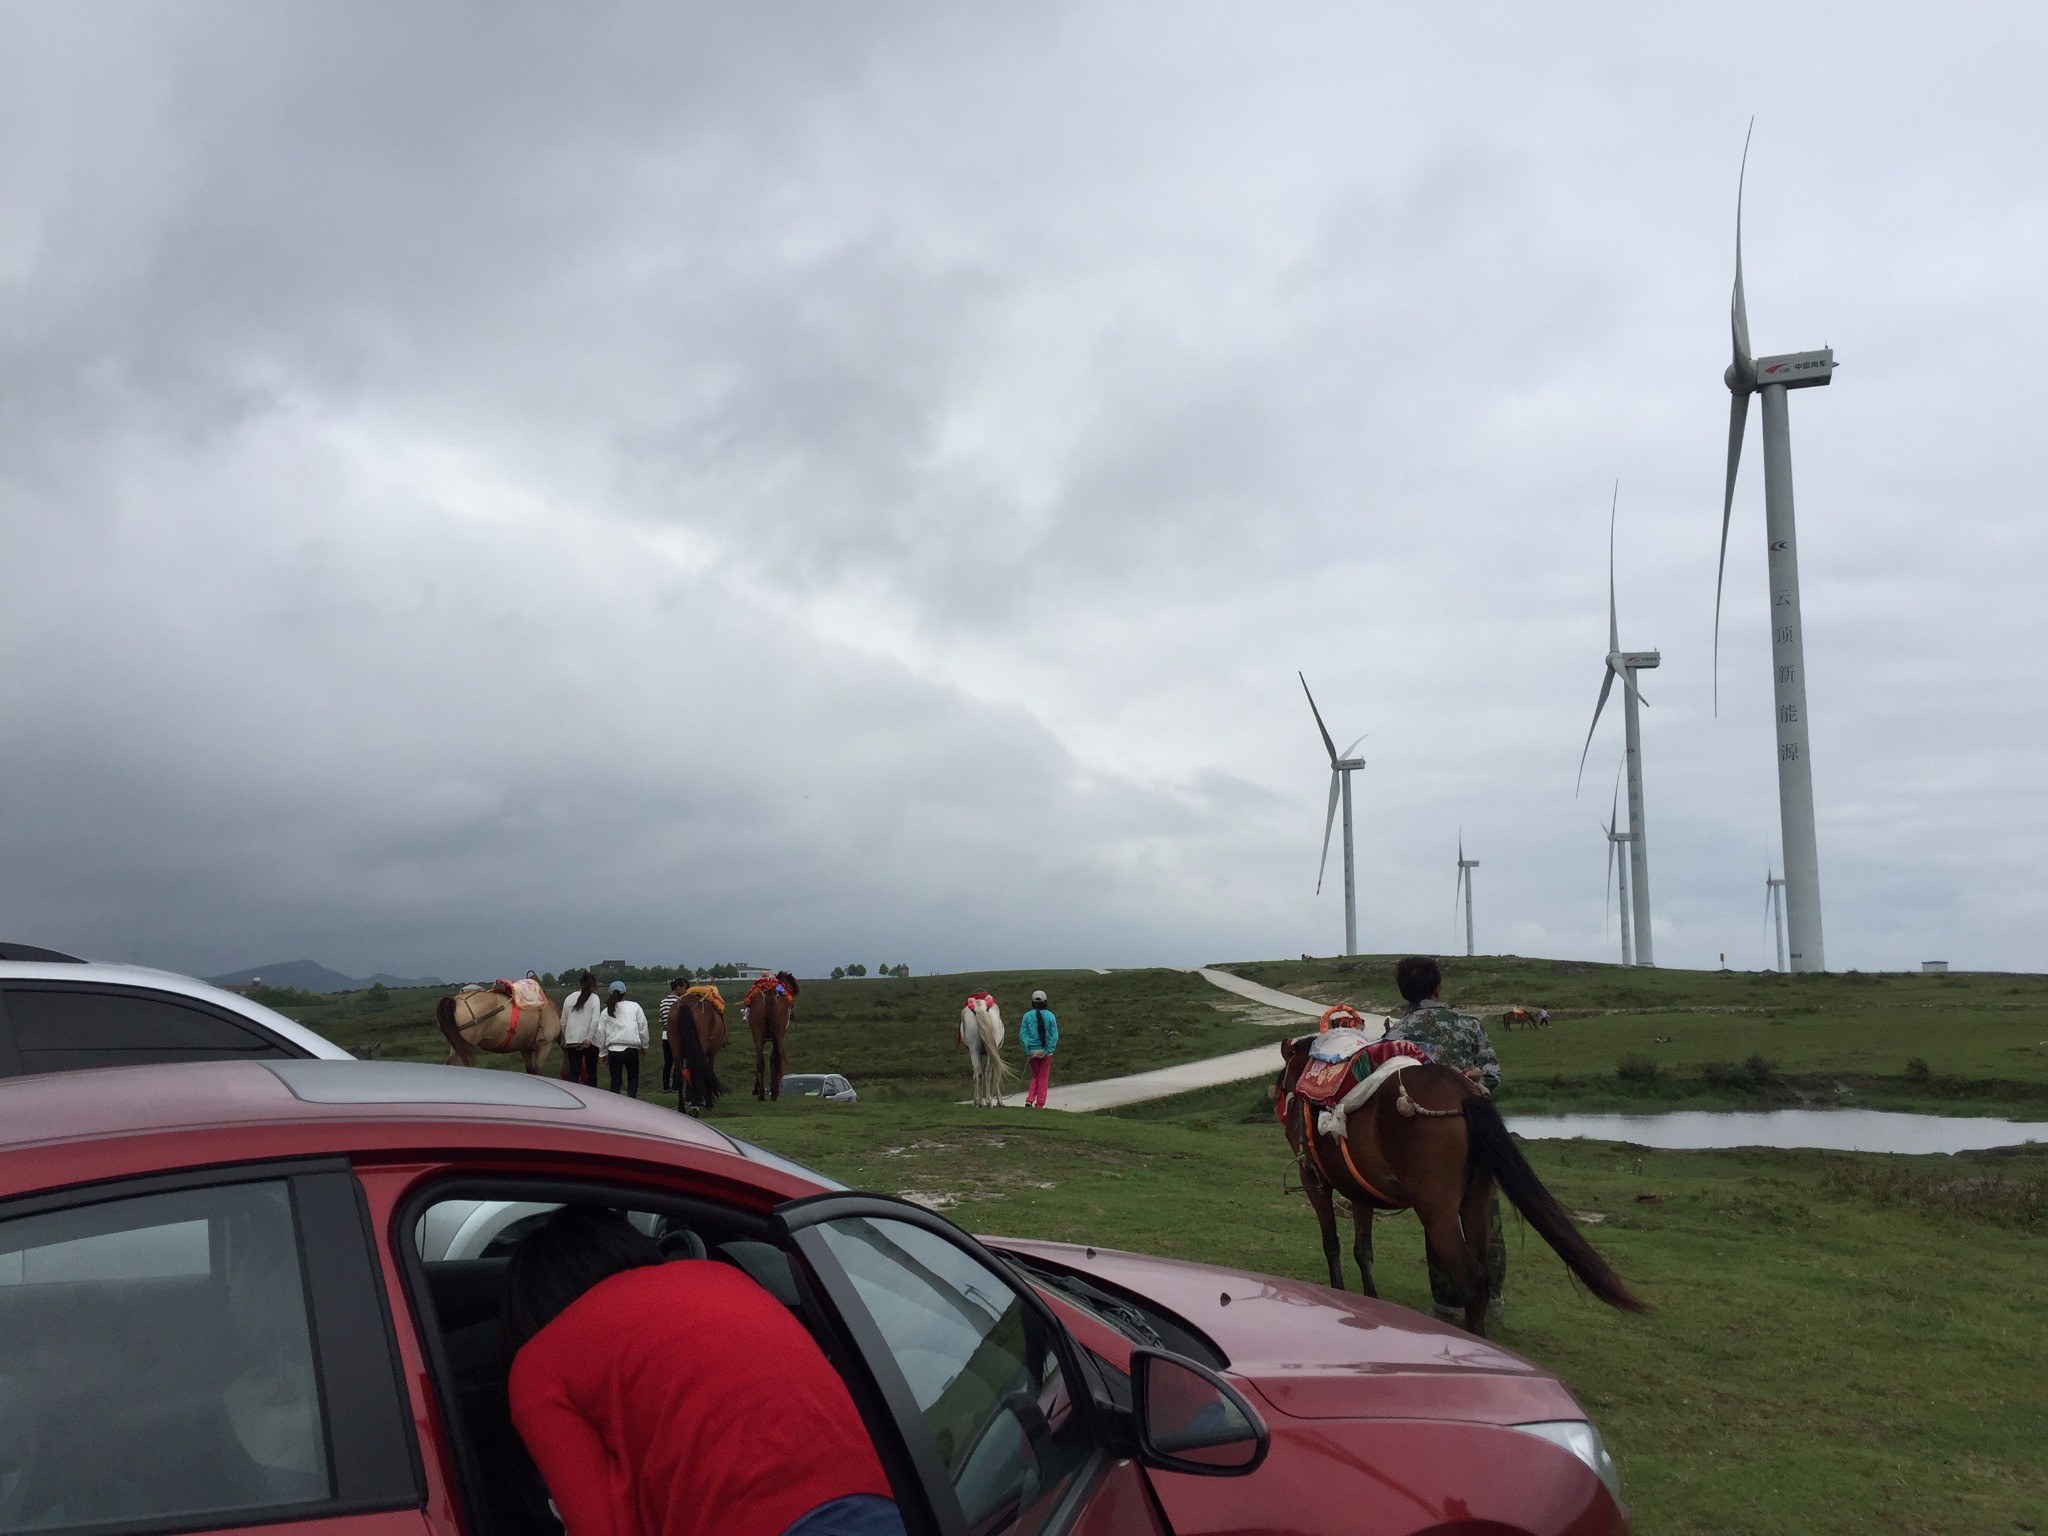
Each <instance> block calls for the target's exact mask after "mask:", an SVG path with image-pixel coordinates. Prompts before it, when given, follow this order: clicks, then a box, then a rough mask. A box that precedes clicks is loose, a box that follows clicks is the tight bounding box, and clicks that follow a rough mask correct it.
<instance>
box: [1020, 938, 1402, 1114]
mask: <svg viewBox="0 0 2048 1536" xmlns="http://www.w3.org/2000/svg"><path fill="white" fill-rule="evenodd" d="M1195 974H1196V975H1197V976H1200V977H1201V978H1202V979H1203V980H1204V981H1207V982H1209V983H1210V984H1211V985H1213V986H1217V987H1221V988H1222V989H1223V990H1224V991H1226V992H1231V993H1235V994H1236V995H1237V996H1239V997H1242V998H1245V999H1247V1000H1248V1001H1250V1002H1254V1003H1258V1004H1260V1005H1261V1006H1262V1007H1264V1008H1269V1009H1274V1010H1277V1011H1278V1012H1279V1013H1280V1015H1281V1016H1280V1017H1279V1018H1277V1019H1276V1018H1270V1017H1267V1018H1258V1017H1250V1020H1249V1021H1250V1022H1256V1023H1260V1024H1267V1023H1270V1024H1273V1025H1275V1026H1278V1027H1292V1025H1293V1024H1294V1022H1295V1021H1296V1020H1298V1019H1302V1018H1310V1019H1314V1018H1320V1017H1321V1016H1322V1012H1323V1008H1324V1006H1325V1005H1324V1004H1322V1003H1318V1002H1313V1001H1311V1000H1310V999H1308V998H1306V997H1296V996H1295V995H1294V994H1293V993H1291V992H1280V991H1276V990H1275V989H1274V988H1272V987H1262V986H1260V985H1259V984H1258V983H1257V982H1255V981H1246V980H1245V979H1244V978H1243V977H1242V976H1233V975H1231V974H1230V973H1229V972H1228V971H1215V970H1210V969H1208V968H1206V967H1201V968H1197V970H1196V971H1195ZM1365 1026H1366V1029H1367V1030H1368V1031H1369V1032H1372V1031H1374V1026H1378V1028H1377V1033H1379V1034H1384V1033H1385V1032H1386V1027H1387V1020H1386V1019H1385V1018H1383V1017H1381V1016H1380V1015H1378V1014H1370V1013H1369V1014H1367V1015H1365ZM1020 1066H1022V1067H1023V1068H1024V1070H1026V1071H1028V1070H1029V1064H1028V1063H1020ZM1279 1070H1280V1048H1279V1043H1278V1042H1277V1041H1275V1042H1274V1043H1273V1044H1271V1045H1255V1046H1253V1047H1252V1048H1251V1049H1250V1050H1247V1051H1232V1052H1231V1053H1230V1054H1229V1055H1227V1056H1211V1057H1210V1058H1209V1059H1208V1060H1206V1061H1184V1062H1182V1063H1180V1064H1179V1065H1178V1066H1172V1067H1158V1068H1155V1069H1154V1070H1152V1071H1150V1072H1133V1073H1131V1074H1130V1075H1129V1076H1128V1077H1105V1078H1099V1079H1097V1080H1096V1081H1095V1082H1092V1083H1071V1084H1068V1085H1067V1086H1065V1087H1061V1086H1060V1084H1059V1083H1058V1082H1057V1081H1055V1082H1054V1084H1053V1086H1052V1089H1051V1091H1050V1092H1048V1093H1047V1094H1046V1108H1047V1109H1064V1110H1066V1111H1068V1112H1069V1113H1071V1114H1086V1113H1087V1112H1088V1111H1089V1110H1093V1109H1115V1108H1117V1107H1118V1106H1120V1105H1124V1104H1142V1103H1144V1102H1145V1101H1146V1100H1147V1099H1165V1098H1171V1097H1172V1096H1173V1095H1174V1094H1176V1093H1192V1092H1194V1091H1195V1090H1196V1089H1197V1088H1215V1087H1217V1086H1219V1085H1221V1084H1223V1083H1242V1082H1247V1081H1249V1080H1250V1079H1252V1078H1255V1077H1270V1076H1272V1075H1273V1074H1274V1073H1276V1072H1278V1071H1279ZM1053 1071H1054V1073H1055V1075H1057V1073H1058V1071H1059V1065H1058V1058H1057V1057H1055V1058H1054V1065H1053ZM1003 1105H1004V1107H1005V1108H1007V1109H1021V1108H1023V1105H1024V1094H1023V1091H1022V1090H1021V1089H1020V1090H1019V1091H1018V1092H1016V1093H1013V1094H1011V1095H1009V1096H1008V1097H1007V1098H1005V1099H1004V1100H1003Z"/></svg>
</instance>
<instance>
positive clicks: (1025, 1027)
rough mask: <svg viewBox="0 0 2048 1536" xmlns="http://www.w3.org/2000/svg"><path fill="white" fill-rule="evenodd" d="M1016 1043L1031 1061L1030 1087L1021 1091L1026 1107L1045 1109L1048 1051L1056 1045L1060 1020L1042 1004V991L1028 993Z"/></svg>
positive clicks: (1049, 1079)
mask: <svg viewBox="0 0 2048 1536" xmlns="http://www.w3.org/2000/svg"><path fill="white" fill-rule="evenodd" d="M1017 1040H1018V1043H1019V1044H1021V1045H1022V1046H1023V1047H1024V1054H1025V1056H1026V1057H1027V1058H1029V1060H1030V1062H1031V1086H1030V1088H1028V1089H1027V1090H1025V1093H1024V1107H1025V1108H1026V1109H1043V1108H1045V1090H1046V1089H1047V1088H1048V1087H1049V1086H1050V1085H1051V1083H1052V1053H1053V1052H1054V1051H1056V1050H1058V1049H1059V1046H1060V1021H1059V1020H1058V1019H1056V1018H1054V1017H1053V1011H1052V1010H1051V1009H1050V1008H1048V1007H1046V1006H1045V994H1044V993H1043V992H1034V993H1032V994H1031V1011H1030V1012H1029V1013H1027V1014H1025V1015H1024V1021H1023V1022H1022V1023H1021V1024H1019V1025H1018V1026H1017Z"/></svg>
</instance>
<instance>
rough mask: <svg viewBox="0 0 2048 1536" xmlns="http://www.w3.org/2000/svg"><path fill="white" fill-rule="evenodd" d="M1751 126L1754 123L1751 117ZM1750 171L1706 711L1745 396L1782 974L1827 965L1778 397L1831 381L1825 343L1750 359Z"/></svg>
mask: <svg viewBox="0 0 2048 1536" xmlns="http://www.w3.org/2000/svg"><path fill="white" fill-rule="evenodd" d="M1750 127H1751V130H1752V131H1754V129H1755V127H1756V122H1755V119H1753V118H1752V119H1751V121H1750ZM1748 175H1749V140H1748V138H1747V137H1745V138H1744V139H1743V141H1742V175H1741V176H1740V177H1738V178H1737V180H1736V183H1735V294H1734V297H1733V298H1732V299H1730V300H1729V304H1728V320H1729V329H1730V331H1731V332H1732V333H1733V335H1734V340H1735V360H1734V361H1733V362H1731V363H1730V364H1729V365H1728V371H1727V373H1725V374H1724V375H1723V376H1722V377H1723V379H1724V381H1725V382H1726V383H1727V385H1728V392H1729V394H1730V395H1731V396H1733V399H1731V400H1730V402H1729V407H1728V489H1727V493H1726V495H1725V496H1724V497H1723V498H1722V502H1721V564H1720V568H1719V570H1718V571H1717V572H1716V574H1715V577H1714V680H1715V697H1714V704H1715V712H1716V713H1719V711H1720V667H1721V584H1722V581H1723V578H1724V577H1725V576H1726V575H1727V567H1728V519H1729V515H1730V513H1732V512H1733V510H1734V507H1735V471H1736V468H1737V467H1738V466H1739V465H1740V464H1741V462H1742V429H1743V426H1744V425H1745V424H1746V423H1747V422H1748V420H1749V397H1750V396H1751V395H1754V394H1760V395H1762V396H1763V398H1764V537H1765V539H1766V541H1767V542H1768V545H1769V559H1770V585H1771V676H1772V686H1773V688H1774V690H1775V705H1776V713H1777V724H1778V826H1779V831H1780V835H1781V836H1782V838H1783V854H1784V860H1785V877H1784V885H1785V914H1786V917H1787V918H1788V919H1789V921H1790V925H1791V929H1792V955H1791V968H1792V969H1793V970H1795V971H1820V970H1825V969H1827V966H1826V963H1825V960H1824V958H1823V953H1822V947H1821V925H1820V852H1819V849H1818V848H1817V847H1816V846H1815V843H1814V836H1813V758H1812V754H1811V752H1810V751H1809V750H1808V747H1809V744H1808V741H1807V734H1806V727H1807V718H1806V637H1805V633H1804V629H1803V626H1802V625H1801V623H1800V618H1799V541H1798V538H1797V537H1796V535H1795V534H1794V532H1793V527H1792V424H1791V419H1790V417H1789V416H1788V415H1787V413H1786V409H1785V391H1786V390H1788V389H1808V388H1811V387H1813V386H1815V385H1819V384H1826V383H1827V382H1828V381H1829V380H1831V379H1832V378H1833V377H1834V372H1835V354H1834V349H1833V348H1831V347H1822V348H1821V349H1820V350H1819V351H1818V352H1787V353H1784V354H1782V355H1779V356H1775V357H1752V356H1751V355H1750V351H1749V308H1748V306H1747V304H1745V303H1744V302H1743V297H1742V186H1743V181H1744V179H1746V178H1747V177H1748Z"/></svg>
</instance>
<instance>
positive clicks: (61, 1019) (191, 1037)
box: [0, 944, 352, 1078]
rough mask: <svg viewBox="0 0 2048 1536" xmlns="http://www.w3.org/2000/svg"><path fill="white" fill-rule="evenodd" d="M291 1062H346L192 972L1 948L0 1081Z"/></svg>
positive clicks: (299, 1029) (316, 1039)
mask: <svg viewBox="0 0 2048 1536" xmlns="http://www.w3.org/2000/svg"><path fill="white" fill-rule="evenodd" d="M290 1057H301V1058H303V1057H316V1058H325V1059H328V1060H338V1061H348V1060H351V1059H352V1058H351V1057H350V1055H349V1053H348V1052H347V1051H345V1050H343V1049H342V1048H341V1047H340V1046H338V1045H336V1044H334V1042H333V1041H331V1040H326V1039H323V1038H322V1037H321V1036H319V1035H317V1034H315V1033H314V1032H313V1031H312V1030H310V1029H308V1028H306V1026H305V1025H303V1024H298V1023H294V1022H293V1021H292V1020H290V1019H288V1018H286V1017H285V1016H284V1015H283V1014H281V1013H277V1012H275V1011H273V1010H272V1009H269V1008H266V1007H264V1006H263V1005H262V1004H261V1003H253V1002H251V1001H250V1000H249V999H248V998H246V997H240V996H237V995H236V994H235V993H233V992H229V991H226V990H224V989H222V988H220V987H215V986H210V985H208V984H207V983H206V982H203V981H195V980H193V978H191V977H190V976H179V975H177V974H175V973H174V972H171V971H153V970H150V969H148V968H147V967H144V966H139V965H108V964H103V963H101V962H99V961H93V960H79V959H76V958H74V957H73V956H70V955H63V954H59V953H57V952H56V951H55V950H48V949H38V948H36V947H34V946H33V945H28V944H0V1078H6V1077H27V1076H32V1075H34V1074H36V1073H41V1072H68V1071H72V1070H74V1069H76V1068H80V1067H136V1066H146V1065H150V1064H153V1063H157V1062H174V1061H234V1060H241V1059H247V1058H255V1059H259V1060H266V1059H267V1060H278V1059H284V1058H290Z"/></svg>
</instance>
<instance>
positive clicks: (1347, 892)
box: [1294, 672, 1365, 955]
mask: <svg viewBox="0 0 2048 1536" xmlns="http://www.w3.org/2000/svg"><path fill="white" fill-rule="evenodd" d="M1294 675H1295V676H1296V677H1301V674H1300V673H1299V672H1297V673H1295V674H1294ZM1301 691H1302V692H1303V693H1307V694H1308V707H1309V712H1310V713H1311V714H1313V715H1314V716H1315V717H1316V729H1317V730H1318V731H1321V732H1322V733H1323V749H1324V750H1325V751H1327V752H1328V753H1329V754H1330V812H1329V814H1328V815H1327V816H1325V817H1324V818H1323V858H1322V862H1321V863H1319V864H1318V865H1316V894H1317V895H1318V896H1320V895H1321V894H1322V893H1323V871H1324V870H1325V869H1327V868H1329V865H1330V828H1331V827H1332V826H1334V825H1335V824H1336V821H1337V802H1338V800H1339V799H1342V800H1343V802H1344V953H1345V954H1347V955H1355V954H1357V953H1358V870H1357V866H1356V865H1355V864H1354V863H1353V861H1352V851H1351V775H1352V772H1353V771H1354V770H1356V769H1359V768H1363V767H1364V766H1365V759H1364V758H1362V757H1353V756H1352V755H1351V754H1352V753H1353V752H1354V751H1356V750H1357V747H1358V741H1363V740H1365V737H1364V736H1360V737H1359V738H1358V741H1354V742H1353V743H1351V745H1350V746H1348V747H1346V748H1345V749H1344V750H1343V752H1342V753H1341V754H1340V753H1339V752H1338V751H1337V744H1336V743H1335V742H1333V741H1331V740H1330V728H1329V727H1328V726H1326V725H1324V724H1323V712H1322V711H1321V710H1320V709H1317V708H1316V696H1315V695H1314V694H1312V693H1309V691H1308V679H1307V678H1305V677H1301Z"/></svg>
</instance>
